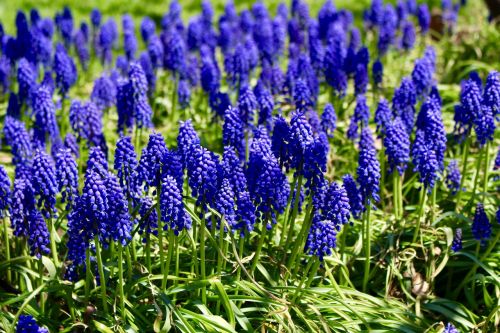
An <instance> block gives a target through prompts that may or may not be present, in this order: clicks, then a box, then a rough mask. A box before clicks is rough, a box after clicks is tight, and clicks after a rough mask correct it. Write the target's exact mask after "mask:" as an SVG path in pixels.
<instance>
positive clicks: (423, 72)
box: [411, 57, 434, 97]
mask: <svg viewBox="0 0 500 333" xmlns="http://www.w3.org/2000/svg"><path fill="white" fill-rule="evenodd" d="M433 74H434V67H433V65H432V63H431V61H430V60H429V59H428V58H426V57H424V58H421V59H417V60H416V61H415V67H414V68H413V71H412V73H411V78H412V80H413V84H414V86H415V92H416V93H417V96H418V97H423V96H425V95H426V94H427V93H428V92H429V91H430V89H431V88H432V76H433Z"/></svg>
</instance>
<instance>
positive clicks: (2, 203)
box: [0, 165, 11, 223]
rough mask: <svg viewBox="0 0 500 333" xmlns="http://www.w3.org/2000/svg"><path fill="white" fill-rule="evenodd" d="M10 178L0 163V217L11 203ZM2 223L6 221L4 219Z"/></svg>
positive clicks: (2, 216)
mask: <svg viewBox="0 0 500 333" xmlns="http://www.w3.org/2000/svg"><path fill="white" fill-rule="evenodd" d="M10 185H11V184H10V178H9V175H8V174H7V171H5V168H4V166H3V165H0V218H4V217H5V212H6V211H8V210H9V208H10V203H11V197H10V196H11V192H10ZM3 223H6V222H5V221H4V222H3Z"/></svg>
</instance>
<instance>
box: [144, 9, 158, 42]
mask: <svg viewBox="0 0 500 333" xmlns="http://www.w3.org/2000/svg"><path fill="white" fill-rule="evenodd" d="M155 31H156V24H155V21H153V20H152V19H151V18H150V17H149V16H145V17H144V18H143V19H142V22H141V36H142V40H143V41H144V43H147V42H148V41H149V39H150V38H151V36H153V35H154V34H155Z"/></svg>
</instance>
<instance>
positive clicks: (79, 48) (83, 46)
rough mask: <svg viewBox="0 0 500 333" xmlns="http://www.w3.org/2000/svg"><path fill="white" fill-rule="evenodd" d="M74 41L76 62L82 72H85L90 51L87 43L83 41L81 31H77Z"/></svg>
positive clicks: (83, 37)
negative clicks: (77, 61) (78, 62)
mask: <svg viewBox="0 0 500 333" xmlns="http://www.w3.org/2000/svg"><path fill="white" fill-rule="evenodd" d="M74 39H75V48H76V54H77V55H78V60H79V61H80V65H81V66H82V68H83V69H84V70H87V69H88V65H89V61H90V51H89V48H88V45H87V41H86V40H85V36H84V33H83V31H82V30H78V32H77V33H76V35H75V38H74Z"/></svg>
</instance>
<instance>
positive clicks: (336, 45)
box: [324, 26, 347, 97]
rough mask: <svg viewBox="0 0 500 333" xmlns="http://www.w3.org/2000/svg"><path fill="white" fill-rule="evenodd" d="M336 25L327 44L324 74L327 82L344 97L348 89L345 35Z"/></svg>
mask: <svg viewBox="0 0 500 333" xmlns="http://www.w3.org/2000/svg"><path fill="white" fill-rule="evenodd" d="M334 27H335V28H334V29H332V30H334V31H335V32H334V33H332V35H331V37H330V38H329V39H328V42H327V45H326V50H325V58H324V68H325V72H324V75H325V79H326V82H327V83H328V84H329V85H330V86H331V87H332V88H333V89H334V90H335V92H336V93H337V94H338V95H339V96H341V97H342V96H344V95H345V91H346V89H347V75H346V73H345V72H344V70H343V67H344V59H345V56H346V49H345V40H344V37H345V35H344V32H343V31H342V29H340V28H338V27H337V26H334Z"/></svg>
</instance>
